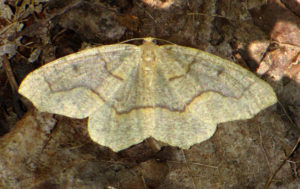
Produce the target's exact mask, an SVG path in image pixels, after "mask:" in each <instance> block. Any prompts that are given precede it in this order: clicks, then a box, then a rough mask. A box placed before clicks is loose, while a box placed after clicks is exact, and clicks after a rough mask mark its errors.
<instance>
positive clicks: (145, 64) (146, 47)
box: [140, 41, 159, 76]
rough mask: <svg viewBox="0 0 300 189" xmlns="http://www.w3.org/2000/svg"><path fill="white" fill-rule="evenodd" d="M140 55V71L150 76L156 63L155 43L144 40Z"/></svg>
mask: <svg viewBox="0 0 300 189" xmlns="http://www.w3.org/2000/svg"><path fill="white" fill-rule="evenodd" d="M141 49H142V55H141V58H142V59H141V62H140V69H141V70H140V71H142V72H143V75H145V76H147V75H149V76H151V75H153V73H154V72H155V68H156V63H157V60H158V58H157V55H158V52H157V50H158V49H159V48H157V45H155V44H154V43H153V42H151V41H145V43H144V44H143V45H142V46H141Z"/></svg>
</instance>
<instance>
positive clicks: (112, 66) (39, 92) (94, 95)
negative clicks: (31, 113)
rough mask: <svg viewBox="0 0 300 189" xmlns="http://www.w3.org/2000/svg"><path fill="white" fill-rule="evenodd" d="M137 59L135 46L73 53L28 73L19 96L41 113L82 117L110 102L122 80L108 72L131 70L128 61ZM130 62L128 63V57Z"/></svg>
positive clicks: (131, 67)
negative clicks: (28, 100) (23, 97)
mask: <svg viewBox="0 0 300 189" xmlns="http://www.w3.org/2000/svg"><path fill="white" fill-rule="evenodd" d="M135 56H139V48H138V47H136V46H135V45H130V44H120V45H106V46H101V47H98V48H91V49H87V50H83V51H80V52H78V53H74V54H71V55H68V56H65V57H62V58H60V59H57V60H55V61H53V62H50V63H48V64H46V65H44V66H42V67H41V68H39V69H37V70H35V71H33V72H32V73H30V74H29V75H28V76H27V77H26V78H25V79H24V80H23V82H22V83H21V85H20V87H19V93H20V94H22V95H23V96H25V97H27V98H28V99H30V100H31V101H32V103H33V104H34V106H35V107H36V108H37V109H39V110H40V111H42V112H49V113H55V114H61V115H65V116H69V117H74V118H85V117H87V116H89V115H90V114H91V113H92V112H94V111H95V110H96V109H97V108H99V106H101V105H102V104H103V102H106V101H109V99H110V98H111V96H113V95H114V93H115V91H117V90H118V89H119V87H120V86H121V85H122V83H123V82H124V80H126V77H127V75H122V76H124V78H120V77H117V76H115V75H113V74H112V73H111V72H112V71H114V70H118V69H122V70H123V72H124V71H126V70H125V69H124V67H125V68H126V69H127V73H128V72H130V70H132V69H134V67H135V66H134V64H135V62H133V61H131V58H134V57H135ZM128 57H130V60H129V61H127V58H128Z"/></svg>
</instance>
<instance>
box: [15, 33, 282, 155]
mask: <svg viewBox="0 0 300 189" xmlns="http://www.w3.org/2000/svg"><path fill="white" fill-rule="evenodd" d="M144 40H145V42H144V44H142V45H140V46H136V45H131V44H114V45H104V46H101V47H97V48H91V49H88V50H84V51H80V52H78V53H75V54H72V55H69V56H66V57H63V58H60V59H57V60H55V61H53V62H51V63H48V64H46V65H45V66H42V67H41V68H39V69H37V70H35V71H33V72H32V73H30V74H29V75H28V76H27V77H26V78H25V79H24V81H23V82H22V84H21V86H20V88H19V93H20V94H22V95H23V96H25V97H27V98H28V99H30V100H31V101H32V102H33V104H34V105H35V107H37V108H38V109H39V110H40V111H43V112H49V113H55V114H61V115H65V116H68V117H73V118H86V117H89V120H88V131H89V134H90V137H91V138H92V139H93V140H94V141H95V142H97V143H99V144H100V145H104V146H108V147H110V148H111V149H112V150H114V151H120V150H123V149H126V148H128V147H130V146H132V145H134V144H137V143H139V142H141V141H143V140H144V139H146V138H148V137H150V136H152V137H153V138H155V139H157V140H160V141H162V142H165V143H168V144H170V145H172V146H178V147H181V148H185V149H186V148H189V147H190V146H191V145H193V144H195V143H200V142H202V141H204V140H207V139H208V138H210V137H211V136H212V135H213V133H214V132H215V130H216V126H217V124H218V123H222V122H227V121H233V120H239V119H249V118H252V117H253V116H254V115H255V114H257V113H258V112H259V111H260V110H262V109H264V108H266V107H268V106H271V105H273V104H274V103H276V101H277V98H276V95H275V93H274V91H273V89H272V88H271V87H270V86H269V85H268V84H267V83H266V82H265V81H263V80H261V79H259V78H258V77H256V76H255V75H254V74H252V73H251V72H249V71H247V70H246V69H244V68H242V67H240V66H238V65H236V64H235V63H233V62H230V61H227V60H225V59H222V58H219V57H217V56H215V55H212V54H210V53H207V52H203V51H200V50H197V49H193V48H189V47H183V46H179V45H162V46H158V45H156V44H154V43H153V42H152V40H153V39H152V38H145V39H144Z"/></svg>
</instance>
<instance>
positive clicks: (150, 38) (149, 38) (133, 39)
mask: <svg viewBox="0 0 300 189" xmlns="http://www.w3.org/2000/svg"><path fill="white" fill-rule="evenodd" d="M135 40H143V41H151V42H153V41H154V40H156V41H163V42H166V43H169V44H172V45H176V44H175V43H172V42H171V41H168V40H165V39H159V38H155V37H145V38H142V37H138V38H132V39H128V40H125V41H122V42H120V43H127V42H130V41H135Z"/></svg>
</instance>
